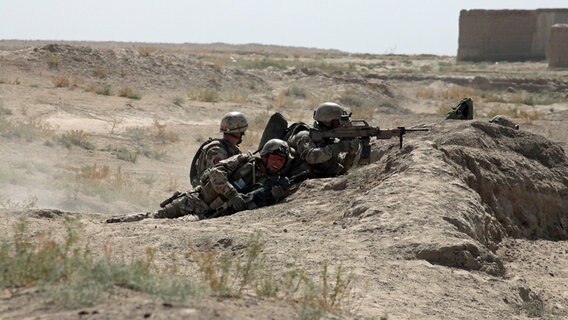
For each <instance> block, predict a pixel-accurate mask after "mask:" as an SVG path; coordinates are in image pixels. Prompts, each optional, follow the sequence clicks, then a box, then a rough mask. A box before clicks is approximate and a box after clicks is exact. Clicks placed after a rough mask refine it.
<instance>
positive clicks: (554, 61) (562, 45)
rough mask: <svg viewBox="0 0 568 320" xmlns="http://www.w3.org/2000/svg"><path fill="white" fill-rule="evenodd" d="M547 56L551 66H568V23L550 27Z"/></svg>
mask: <svg viewBox="0 0 568 320" xmlns="http://www.w3.org/2000/svg"><path fill="white" fill-rule="evenodd" d="M546 58H547V60H548V66H549V67H551V68H566V67H568V24H556V25H554V26H552V28H551V29H550V40H549V42H548V46H547V50H546Z"/></svg>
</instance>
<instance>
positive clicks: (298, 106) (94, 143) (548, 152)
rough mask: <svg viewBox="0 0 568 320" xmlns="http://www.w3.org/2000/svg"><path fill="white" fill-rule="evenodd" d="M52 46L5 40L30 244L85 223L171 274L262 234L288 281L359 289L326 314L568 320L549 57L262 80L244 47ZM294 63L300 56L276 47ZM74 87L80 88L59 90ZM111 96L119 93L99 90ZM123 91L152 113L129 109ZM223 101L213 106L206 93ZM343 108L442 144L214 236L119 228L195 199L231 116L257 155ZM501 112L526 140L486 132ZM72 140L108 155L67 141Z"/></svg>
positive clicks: (260, 315)
mask: <svg viewBox="0 0 568 320" xmlns="http://www.w3.org/2000/svg"><path fill="white" fill-rule="evenodd" d="M46 45H47V44H46V43H38V42H36V43H34V42H6V41H3V42H0V117H2V118H1V119H2V122H1V123H0V124H1V125H2V127H1V128H2V131H1V132H0V133H2V135H1V137H0V154H1V155H2V161H1V163H0V201H1V202H0V204H1V205H2V207H3V208H4V209H1V211H0V214H1V215H2V217H3V219H1V220H0V230H2V231H3V233H4V234H5V238H9V236H10V233H11V232H12V230H13V228H14V225H15V224H16V223H17V221H18V219H19V218H20V217H22V216H24V217H27V220H28V227H29V231H28V235H29V236H31V237H32V238H33V236H34V235H36V234H37V233H38V232H40V231H42V230H52V231H53V233H54V234H56V235H58V236H61V235H62V234H64V226H63V221H64V217H65V216H72V217H76V218H78V219H79V221H80V222H81V223H82V225H83V227H82V229H81V236H82V240H81V241H83V242H82V243H86V242H87V241H88V242H89V247H90V248H91V249H92V250H93V252H95V254H97V255H102V251H103V248H105V247H108V245H109V244H110V245H111V247H112V250H113V254H114V255H115V256H116V257H117V258H122V259H130V258H136V257H141V256H144V253H145V250H146V248H147V247H152V248H155V252H156V263H157V264H158V265H167V264H169V263H171V261H172V259H173V258H172V257H173V256H175V255H179V256H180V257H181V256H183V255H184V254H185V253H186V252H187V251H188V246H189V245H190V244H191V245H194V246H197V247H198V248H199V249H201V250H217V251H219V252H221V253H229V254H232V255H234V256H235V257H238V256H241V255H242V254H243V252H244V250H245V248H246V245H247V241H249V239H250V237H251V235H253V234H257V233H259V234H261V237H262V239H263V241H264V249H263V253H264V254H265V255H266V257H267V263H268V265H269V266H270V267H271V268H273V269H276V270H279V269H284V268H285V267H286V265H287V264H288V263H290V262H291V261H298V263H299V264H300V266H301V267H302V268H304V269H305V270H306V272H307V273H308V274H309V275H311V276H313V277H314V278H317V277H318V272H320V270H321V268H322V264H323V263H324V261H327V263H329V265H330V267H333V268H335V267H338V266H341V267H342V268H345V269H346V270H348V271H349V272H350V273H351V274H352V275H353V276H354V279H355V286H354V289H353V291H352V292H351V293H350V295H349V299H350V303H348V304H347V305H346V306H345V307H344V308H343V309H342V310H341V311H339V312H338V313H337V314H335V315H327V316H326V317H328V318H334V317H336V318H353V319H379V318H381V317H387V318H388V319H417V318H422V319H474V318H475V319H478V318H483V319H525V318H529V317H541V318H543V319H568V289H567V288H568V287H567V286H566V283H567V280H568V251H567V246H566V240H567V239H568V236H567V233H568V222H567V221H566V219H567V217H568V205H567V202H566V201H568V200H566V199H568V181H567V177H568V169H567V167H568V163H567V162H566V156H565V152H564V150H565V149H566V146H567V145H568V126H567V123H568V111H567V110H568V99H567V97H568V90H567V88H568V84H567V82H566V80H565V79H566V78H565V77H566V74H567V73H568V71H563V70H559V71H557V70H549V69H547V67H546V64H544V63H541V62H530V63H529V62H527V63H501V64H497V65H493V64H487V63H485V64H456V63H455V58H454V57H435V56H426V57H425V56H374V57H372V58H363V57H357V56H348V55H346V54H342V53H340V52H323V53H322V52H316V51H313V52H312V51H310V50H308V49H305V50H303V51H301V52H297V51H295V54H296V55H301V59H299V60H300V61H303V62H304V64H303V65H301V66H297V67H294V66H290V65H287V66H286V67H285V68H280V67H278V66H277V65H275V66H267V67H262V68H260V67H255V68H247V67H245V66H244V62H247V61H249V62H250V61H252V62H254V61H257V62H258V61H260V59H259V58H258V57H259V56H258V54H255V53H250V52H248V51H246V50H245V52H246V53H242V48H239V47H230V46H229V47H228V48H225V47H222V48H217V49H218V50H217V51H212V50H213V49H215V48H203V47H201V46H199V47H192V46H190V45H188V46H186V47H184V46H177V47H176V46H171V47H169V46H166V47H156V49H154V50H149V49H145V50H142V49H140V47H141V46H136V45H135V44H129V45H126V44H125V45H121V44H116V43H113V44H100V43H99V44H94V43H93V44H90V43H64V44H59V46H56V47H46ZM253 49H256V48H253ZM279 49H280V50H282V51H281V52H287V51H286V50H285V49H286V48H278V47H276V48H271V50H276V51H278V50H279ZM231 50H233V51H231ZM296 50H299V49H297V48H296ZM147 51H150V52H149V53H148V52H147ZM270 52H271V53H270V54H274V53H273V52H272V51H270ZM50 54H52V55H54V56H57V57H59V60H58V64H57V68H50V67H49V65H48V63H47V61H48V58H49V55H50ZM270 54H268V55H267V56H268V58H270V59H275V60H274V61H281V60H278V59H281V58H280V57H281V55H275V56H271V55H270ZM286 54H287V53H284V55H286ZM324 54H325V55H327V56H326V58H325V60H324V61H325V65H324V64H322V58H321V55H324ZM289 57H290V58H289V59H288V60H287V61H294V60H298V59H295V58H294V54H291V55H290V56H289ZM233 60H235V61H237V62H233ZM243 61H244V62H243ZM306 61H307V62H306ZM239 63H243V64H239ZM103 73H104V76H102V75H101V74H103ZM58 76H64V77H67V78H68V79H69V80H70V81H71V83H72V84H70V85H69V86H64V87H56V85H55V81H54V79H55V78H56V77H58ZM475 77H478V78H477V79H476V80H475V81H474V79H475ZM105 85H106V86H110V88H111V90H112V93H111V95H102V94H97V93H95V92H93V91H94V90H95V89H93V88H95V87H97V86H105ZM125 86H128V87H130V88H131V89H132V90H134V91H135V92H136V93H138V94H139V95H140V96H141V99H129V98H126V97H119V96H118V92H119V91H120V88H122V87H125ZM298 88H300V89H298ZM205 89H208V90H211V92H214V94H215V95H216V98H214V99H213V100H215V101H206V100H207V99H206V98H203V97H197V96H198V95H199V94H204V90H205ZM293 92H296V93H293ZM465 96H472V97H473V98H474V102H475V110H476V120H479V122H480V124H475V123H471V122H470V121H466V122H461V121H443V120H442V119H443V114H444V112H445V111H447V110H448V109H449V107H451V106H453V105H455V103H456V102H457V101H459V100H460V99H461V98H462V97H465ZM328 100H334V101H342V102H343V103H344V104H346V105H349V106H350V107H351V108H352V111H353V113H354V116H355V117H361V118H366V119H369V121H370V122H371V123H373V124H375V125H379V126H380V127H381V128H387V127H395V126H412V125H423V126H426V127H428V128H430V129H431V131H430V132H428V133H426V134H409V135H407V137H406V138H405V146H404V148H403V149H401V150H399V149H398V147H397V141H394V140H395V139H393V140H390V141H378V142H375V143H374V146H373V147H374V149H375V150H376V151H377V154H378V158H379V159H378V161H377V162H375V163H373V164H371V165H368V166H363V167H358V168H356V169H354V170H353V171H352V172H351V173H349V174H348V175H346V176H344V177H338V178H333V179H321V180H309V181H306V182H304V183H303V184H302V185H301V186H300V187H299V189H298V191H297V192H296V193H294V194H293V195H292V196H290V197H289V198H288V199H287V200H286V201H284V202H283V203H280V204H277V205H275V206H272V207H268V208H261V209H257V210H249V211H245V212H241V213H238V214H235V215H233V216H229V217H223V218H219V219H212V220H206V221H200V222H187V221H183V220H145V221H141V222H137V223H129V224H112V225H108V224H104V223H103V221H104V219H105V218H106V217H108V216H110V215H116V214H123V213H131V212H144V211H149V210H156V208H157V204H158V203H159V202H160V201H161V200H163V199H164V198H166V197H168V196H169V195H170V194H171V192H172V191H174V190H185V189H187V188H188V181H187V180H188V179H187V173H188V165H189V162H190V161H191V158H192V156H193V153H194V152H195V150H196V149H197V147H198V146H199V144H200V142H201V141H203V140H204V139H206V138H207V137H209V136H216V135H217V126H218V120H219V119H220V118H221V116H222V115H223V114H224V113H226V112H228V111H241V112H244V113H245V114H246V115H247V117H248V119H249V122H250V123H251V127H250V130H249V132H248V133H247V139H246V140H245V142H244V143H243V145H242V149H243V150H251V151H254V150H255V149H256V144H257V142H258V139H259V138H260V136H261V132H262V128H263V127H264V124H265V122H266V120H267V118H268V117H269V116H270V114H271V113H272V112H274V111H279V112H282V113H283V114H285V115H286V116H287V117H288V118H289V119H290V120H291V121H300V120H301V121H305V122H308V123H310V122H311V120H310V119H311V113H312V111H313V109H314V107H315V106H316V105H317V104H318V103H321V102H323V101H328ZM496 113H505V114H506V115H508V116H510V117H512V118H513V119H514V120H515V121H516V122H517V123H519V124H520V126H521V130H520V131H519V132H513V131H506V130H509V129H506V128H504V129H502V130H505V131H500V130H501V129H495V128H493V127H492V126H489V125H486V124H485V123H486V122H487V120H488V119H489V118H490V117H491V116H492V115H494V114H496ZM73 132H74V134H75V136H76V137H77V136H80V137H83V138H82V140H81V141H83V142H89V143H90V145H91V146H89V147H81V146H80V145H72V146H68V147H66V145H65V144H64V143H63V142H62V141H64V137H65V135H68V136H71V135H73V134H72V133H73ZM84 145H86V144H84ZM527 148H528V149H527ZM531 148H533V149H534V150H536V151H534V150H532V149H531ZM529 149H530V150H529ZM539 151H542V152H539ZM535 152H536V153H535ZM539 154H544V156H546V158H545V159H543V158H542V157H540V158H539ZM133 157H135V160H134V161H133ZM128 159H130V160H128ZM459 159H469V160H468V161H466V160H464V161H463V163H462V162H460V160H459ZM553 160H554V161H553ZM551 161H552V162H553V163H552V162H551ZM551 163H552V164H551ZM105 168H106V169H105ZM518 186H522V187H518ZM503 190H504V191H503ZM533 204H534V205H533ZM523 208H529V209H530V210H529V209H527V210H528V211H527V210H525V209H523ZM531 210H532V211H531ZM527 212H529V213H527ZM530 217H533V218H530ZM177 263H178V264H179V268H180V269H181V272H182V273H183V274H192V273H195V270H196V268H197V267H196V264H195V261H192V260H191V259H178V260H177ZM0 299H1V301H2V303H0V318H2V319H4V318H5V319H20V318H49V319H77V318H81V319H82V318H88V319H110V318H112V319H130V318H139V317H143V318H151V319H154V318H156V319H166V318H188V319H218V318H221V319H228V318H231V319H290V318H310V317H308V316H306V315H305V314H302V313H301V311H300V309H301V307H300V306H299V303H298V302H297V301H296V302H294V301H292V302H290V301H283V300H280V299H271V298H261V297H257V296H255V295H254V294H252V293H251V294H245V295H243V296H241V297H239V298H228V297H217V296H211V295H205V296H203V297H200V298H199V299H194V300H191V301H189V302H186V303H172V302H170V301H164V300H161V299H157V298H155V297H151V296H148V295H145V294H141V293H138V292H136V291H129V290H125V292H123V293H121V294H120V295H118V296H117V297H115V298H113V299H110V300H108V301H107V302H104V303H102V304H99V305H96V306H94V307H88V308H81V309H78V310H66V309H63V308H61V307H59V306H57V305H54V304H53V303H50V301H49V299H46V298H45V295H43V294H42V293H41V292H39V291H38V290H37V289H35V288H28V289H23V288H22V289H19V290H4V291H3V292H2V294H0ZM315 317H316V316H313V315H312V318H315Z"/></svg>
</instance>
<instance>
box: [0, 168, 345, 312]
mask: <svg viewBox="0 0 568 320" xmlns="http://www.w3.org/2000/svg"><path fill="white" fill-rule="evenodd" d="M89 171H90V170H89ZM64 227H65V236H64V239H63V240H62V241H57V240H56V239H55V237H53V236H52V234H51V233H50V232H49V231H43V232H41V233H39V234H38V235H35V236H34V237H29V236H28V235H27V234H28V230H27V222H26V221H25V220H24V219H21V220H20V222H19V223H18V224H17V225H16V227H15V228H14V231H13V236H12V240H11V241H8V240H7V239H3V241H2V244H1V246H0V269H2V270H3V272H2V273H0V288H2V289H5V290H9V291H16V292H17V291H18V290H21V289H23V288H28V287H39V288H40V292H42V293H43V294H44V297H45V299H46V300H47V301H53V302H55V303H56V304H58V305H60V306H62V307H64V308H68V309H76V308H82V307H86V306H92V305H95V304H97V303H100V302H103V301H104V300H105V299H107V298H108V297H110V296H113V295H116V294H118V293H117V291H116V290H114V289H113V288H115V287H122V288H127V289H129V290H133V291H139V292H145V293H149V294H152V295H155V296H158V297H161V298H163V299H167V300H171V301H179V302H185V301H187V299H188V298H190V297H192V298H196V297H201V296H203V295H204V294H207V293H209V294H212V295H214V296H215V295H220V296H234V297H238V296H241V295H243V294H245V293H246V294H256V295H257V296H259V297H272V298H277V299H283V300H287V301H298V302H300V310H299V313H300V315H306V314H308V313H309V314H311V315H318V317H317V318H319V316H321V315H323V314H325V313H328V312H332V313H333V312H340V311H341V310H342V307H343V306H344V304H345V303H346V302H347V301H348V297H349V295H350V294H351V292H352V289H353V277H352V276H351V275H348V274H345V272H344V271H343V270H342V268H341V267H338V268H336V270H335V272H334V273H333V274H330V272H329V266H328V263H327V262H324V263H323V264H322V271H321V276H320V281H319V282H318V281H314V280H313V279H311V278H310V277H308V276H307V273H306V271H305V270H303V269H302V268H299V267H297V266H294V265H288V266H287V267H286V268H285V269H284V270H282V271H274V269H271V268H269V267H268V266H267V262H266V261H267V259H266V257H265V256H264V254H263V253H262V250H263V245H262V240H261V238H260V235H259V234H255V235H254V236H253V237H252V238H251V239H250V240H249V242H248V243H247V245H246V246H245V248H244V252H243V256H242V257H241V258H239V259H236V260H234V259H233V258H232V257H230V256H228V255H226V254H218V253H216V252H214V251H199V250H197V249H195V248H194V247H191V248H192V249H191V250H190V257H192V258H193V261H194V262H195V263H196V264H197V266H198V270H199V273H200V277H187V276H185V277H183V276H182V274H180V272H179V270H180V269H179V267H178V265H177V264H176V262H175V259H174V261H173V262H172V263H171V264H168V265H166V266H164V267H161V268H160V267H157V266H156V263H155V259H156V258H155V249H154V248H152V247H147V248H146V249H145V256H144V257H143V258H142V259H138V260H133V261H132V262H130V263H124V262H116V258H115V257H113V255H112V248H111V247H110V245H108V244H107V245H106V246H105V248H104V256H102V257H96V256H95V255H93V253H92V252H91V250H90V249H89V247H88V246H85V247H81V246H80V245H79V243H80V237H79V235H80V234H81V225H80V223H79V221H77V220H75V219H73V218H70V217H65V223H64ZM302 318H304V317H302ZM310 318H311V317H310Z"/></svg>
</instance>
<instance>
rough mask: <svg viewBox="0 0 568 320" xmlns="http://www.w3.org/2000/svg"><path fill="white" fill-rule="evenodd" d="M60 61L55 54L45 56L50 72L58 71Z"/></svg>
mask: <svg viewBox="0 0 568 320" xmlns="http://www.w3.org/2000/svg"><path fill="white" fill-rule="evenodd" d="M60 61H61V58H60V57H59V56H58V55H56V54H53V53H49V54H48V55H47V66H48V67H49V69H50V70H54V69H59V62H60Z"/></svg>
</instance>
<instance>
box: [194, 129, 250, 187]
mask: <svg viewBox="0 0 568 320" xmlns="http://www.w3.org/2000/svg"><path fill="white" fill-rule="evenodd" d="M237 154H241V150H240V149H239V148H238V147H237V146H235V145H232V144H230V143H229V142H226V141H223V140H221V139H211V140H210V142H209V143H207V144H205V145H204V146H203V149H202V151H201V154H200V155H199V159H198V160H197V163H196V169H197V177H201V175H203V173H204V172H205V171H206V170H207V169H209V168H213V167H214V166H215V165H216V164H217V163H218V162H219V161H221V160H225V159H227V158H230V157H232V156H234V155H237ZM192 185H193V186H197V185H199V183H196V184H194V182H193V181H192Z"/></svg>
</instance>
